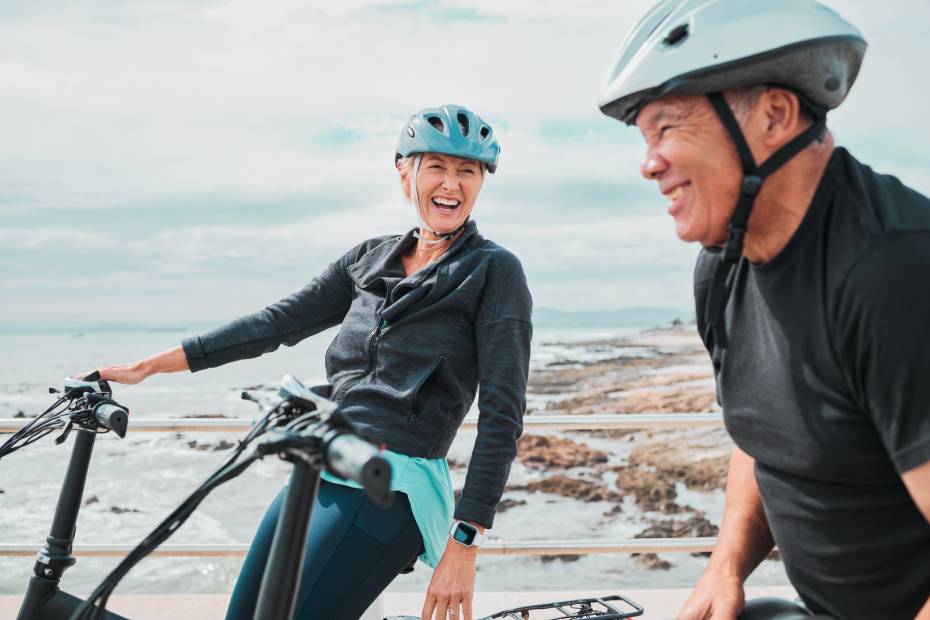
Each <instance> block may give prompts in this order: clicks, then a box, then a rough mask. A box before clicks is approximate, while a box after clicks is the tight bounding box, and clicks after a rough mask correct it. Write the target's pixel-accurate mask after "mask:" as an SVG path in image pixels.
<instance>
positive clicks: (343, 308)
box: [183, 221, 532, 527]
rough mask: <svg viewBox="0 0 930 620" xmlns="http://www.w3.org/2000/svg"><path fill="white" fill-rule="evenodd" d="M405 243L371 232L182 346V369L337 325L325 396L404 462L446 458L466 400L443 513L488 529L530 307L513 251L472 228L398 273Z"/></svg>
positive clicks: (508, 443)
mask: <svg viewBox="0 0 930 620" xmlns="http://www.w3.org/2000/svg"><path fill="white" fill-rule="evenodd" d="M415 243H416V239H415V238H414V237H413V231H410V232H408V233H407V234H406V235H404V236H402V237H401V236H391V237H377V238H375V239H369V240H368V241H365V242H363V243H361V244H360V245H358V246H356V247H354V248H352V249H351V250H349V252H347V253H346V254H345V255H343V256H342V257H341V258H339V259H338V260H337V261H336V262H334V263H332V264H331V265H330V266H329V267H328V268H327V269H326V270H325V271H324V272H323V273H322V274H321V275H320V276H318V277H316V278H314V279H313V281H311V282H310V284H308V285H307V286H306V287H304V288H303V289H302V290H300V291H298V292H296V293H294V294H292V295H290V296H289V297H286V298H284V299H282V300H281V301H279V302H277V303H275V304H272V305H271V306H268V307H267V308H265V309H264V310H262V311H260V312H257V313H255V314H252V315H249V316H246V317H243V318H241V319H237V320H235V321H232V322H231V323H228V324H227V325H224V326H222V327H220V328H218V329H216V330H214V331H212V332H210V333H207V334H204V335H202V336H196V337H193V338H188V339H186V340H185V341H184V342H183V347H184V352H185V354H186V356H187V361H188V364H189V365H190V368H191V371H192V372H196V371H198V370H203V369H205V368H213V367H216V366H220V365H222V364H226V363H229V362H232V361H235V360H240V359H244V358H249V357H257V356H259V355H262V354H263V353H268V352H270V351H274V350H275V349H277V348H278V347H279V346H280V345H281V344H286V345H288V346H293V345H295V344H297V343H298V342H300V341H301V340H303V339H304V338H307V337H308V336H311V335H313V334H316V333H318V332H320V331H322V330H324V329H326V328H328V327H332V326H334V325H338V324H340V323H341V324H342V326H341V328H340V330H339V334H338V335H337V336H336V338H335V339H334V340H333V342H332V344H331V345H330V346H329V349H328V350H327V352H326V373H327V377H328V379H329V381H330V382H331V383H332V384H333V397H334V399H335V400H337V401H338V402H340V404H341V405H342V408H343V412H344V413H345V414H346V415H347V416H348V417H349V418H350V419H351V420H352V421H353V422H354V423H355V424H357V425H358V426H359V427H360V428H361V429H362V430H363V431H365V432H367V433H368V434H370V435H371V436H372V437H374V438H376V439H378V440H380V441H383V442H384V443H386V444H387V446H388V448H389V449H391V450H394V451H396V452H400V453H403V454H407V455H410V456H417V457H425V458H437V457H444V456H446V454H447V452H448V450H449V446H450V444H451V443H452V439H453V437H455V433H456V431H457V429H458V427H459V425H460V424H461V422H462V419H463V418H464V417H465V414H466V413H467V412H468V410H469V409H470V408H471V405H472V403H473V402H474V399H475V393H476V391H477V388H478V386H479V385H480V387H481V391H480V394H479V397H478V410H479V419H478V436H477V439H476V441H475V447H474V451H473V452H472V458H471V463H470V465H469V468H468V474H467V476H466V479H465V487H464V489H463V491H462V497H461V499H460V500H459V502H458V505H457V506H456V510H455V517H456V518H457V519H463V520H467V521H474V522H476V523H479V524H481V525H482V526H484V527H491V526H492V524H493V521H494V512H495V509H496V507H497V503H498V502H499V501H500V498H501V495H502V494H503V490H504V484H505V483H506V481H507V476H508V474H509V473H510V465H511V462H512V461H513V459H514V457H515V456H516V444H517V438H519V436H520V434H521V432H522V429H523V412H524V409H525V407H526V381H527V374H528V372H529V358H530V339H531V337H532V326H531V323H530V314H531V311H532V300H531V298H530V293H529V289H528V288H527V285H526V276H525V275H524V273H523V268H522V266H521V264H520V261H519V260H518V259H517V257H516V256H514V255H513V254H511V253H510V252H508V251H507V250H505V249H504V248H502V247H501V246H499V245H497V244H496V243H494V242H492V241H489V240H487V239H485V238H484V237H482V236H481V235H480V234H479V233H478V229H477V226H476V225H475V223H474V221H470V222H468V224H467V225H466V228H465V230H464V231H463V233H462V235H461V236H460V237H459V238H457V239H456V240H455V241H454V242H453V244H452V246H451V247H450V248H449V250H448V251H447V252H446V253H445V254H444V255H443V256H442V257H440V258H439V259H438V260H437V261H435V262H433V263H431V264H429V265H428V266H426V267H424V268H423V269H421V270H420V271H418V272H416V273H414V274H411V275H410V276H406V277H405V275H404V272H403V266H402V264H401V260H400V259H401V255H402V254H404V253H405V252H407V251H409V250H410V249H411V248H412V247H413V245H414V244H415Z"/></svg>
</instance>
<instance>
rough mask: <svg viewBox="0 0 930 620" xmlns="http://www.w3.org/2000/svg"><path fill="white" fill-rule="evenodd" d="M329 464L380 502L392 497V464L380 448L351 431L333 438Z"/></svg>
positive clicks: (330, 467) (386, 501)
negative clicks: (382, 454)
mask: <svg viewBox="0 0 930 620" xmlns="http://www.w3.org/2000/svg"><path fill="white" fill-rule="evenodd" d="M325 458H326V467H327V468H328V469H329V470H330V471H332V472H333V473H334V474H336V475H337V476H340V477H342V478H345V479H347V480H354V481H355V482H357V483H359V484H360V485H362V487H363V488H364V489H365V490H366V491H367V492H368V495H369V496H370V497H371V498H372V499H373V500H374V501H375V502H376V503H378V504H381V505H386V504H387V503H388V502H389V501H390V497H391V464H390V463H389V462H388V461H387V459H385V458H384V457H383V456H381V448H379V447H378V446H375V445H374V444H372V443H370V442H368V441H366V440H364V439H362V438H361V437H358V436H357V435H353V434H350V433H348V432H341V433H339V434H338V435H336V436H335V437H333V438H332V439H331V440H330V441H329V444H328V445H327V447H326V457H325Z"/></svg>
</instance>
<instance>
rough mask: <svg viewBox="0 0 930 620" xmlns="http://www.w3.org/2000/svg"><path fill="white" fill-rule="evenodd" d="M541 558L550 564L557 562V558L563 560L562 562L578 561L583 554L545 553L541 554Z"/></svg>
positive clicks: (543, 561)
mask: <svg viewBox="0 0 930 620" xmlns="http://www.w3.org/2000/svg"><path fill="white" fill-rule="evenodd" d="M539 559H540V560H541V561H542V563H543V564H548V563H549V562H555V561H556V560H559V561H562V562H577V561H578V560H580V559H581V556H580V555H571V554H565V555H543V556H540V557H539Z"/></svg>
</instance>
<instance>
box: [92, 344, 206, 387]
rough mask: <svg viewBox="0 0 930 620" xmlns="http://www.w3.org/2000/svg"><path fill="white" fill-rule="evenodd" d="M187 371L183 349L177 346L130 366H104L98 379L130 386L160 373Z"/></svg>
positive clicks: (188, 367)
mask: <svg viewBox="0 0 930 620" xmlns="http://www.w3.org/2000/svg"><path fill="white" fill-rule="evenodd" d="M189 369H190V366H188V364H187V356H186V355H184V349H183V348H181V347H180V346H177V347H174V348H173V349H168V350H167V351H165V352H163V353H159V354H158V355H152V356H150V357H147V358H145V359H142V360H139V361H138V362H134V363H132V364H124V365H122V366H104V367H103V368H101V369H100V378H101V379H104V380H106V381H115V382H116V383H125V384H129V385H131V384H135V383H139V382H141V381H143V380H144V379H146V378H148V377H151V376H152V375H157V374H158V373H161V372H181V371H182V370H189Z"/></svg>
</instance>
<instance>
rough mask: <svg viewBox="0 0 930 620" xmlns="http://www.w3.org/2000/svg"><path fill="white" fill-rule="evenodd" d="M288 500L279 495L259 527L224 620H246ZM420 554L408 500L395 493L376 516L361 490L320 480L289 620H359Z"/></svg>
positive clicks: (248, 617) (252, 611)
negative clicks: (295, 597)
mask: <svg viewBox="0 0 930 620" xmlns="http://www.w3.org/2000/svg"><path fill="white" fill-rule="evenodd" d="M286 492H287V489H286V488H285V489H282V490H281V492H279V493H278V496H277V497H275V499H274V501H273V502H271V506H269V507H268V511H267V512H266V513H265V516H264V518H263V519H262V522H261V524H260V525H259V526H258V532H257V533H256V534H255V538H254V539H253V540H252V545H251V546H250V547H249V553H248V555H246V558H245V563H244V564H243V565H242V571H241V572H240V573H239V578H238V579H237V580H236V587H235V589H234V590H233V594H232V600H231V601H230V603H229V609H228V610H227V612H226V620H252V616H253V615H254V613H255V605H256V603H257V601H258V589H259V587H260V586H261V582H262V574H263V573H264V572H265V563H266V561H267V559H268V554H269V553H270V551H271V540H272V538H273V537H274V530H275V526H276V525H277V523H278V514H279V513H280V511H281V505H282V503H283V502H284V495H285V494H286ZM422 549H423V539H422V537H421V536H420V530H419V528H417V524H416V522H415V521H414V520H413V513H412V512H411V510H410V502H409V501H408V499H407V496H406V495H404V494H403V493H396V492H395V493H394V501H393V502H392V503H391V506H390V507H388V508H386V509H382V508H379V507H378V506H376V505H375V504H374V503H372V502H371V501H370V500H368V498H367V497H366V496H365V494H364V492H362V491H361V490H358V489H353V488H350V487H347V486H343V485H339V484H333V483H331V482H327V481H325V480H321V481H320V492H319V494H318V495H317V498H316V502H315V503H314V504H313V514H312V516H311V517H310V533H309V536H308V537H307V554H306V557H305V558H304V565H303V574H302V576H301V579H300V593H299V594H298V595H297V605H296V606H295V608H294V619H295V620H311V619H323V618H325V619H326V620H357V619H358V618H359V617H360V616H361V615H362V614H363V613H365V610H366V609H367V608H368V607H369V605H371V603H372V602H374V600H375V599H376V598H377V597H378V595H379V594H381V592H382V591H383V590H384V589H385V588H386V587H387V586H388V584H389V583H391V581H393V580H394V578H395V577H396V576H397V575H398V574H400V573H401V572H402V571H404V569H406V568H407V567H409V566H412V565H413V563H414V562H415V561H416V558H417V556H418V555H419V554H420V553H422Z"/></svg>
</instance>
